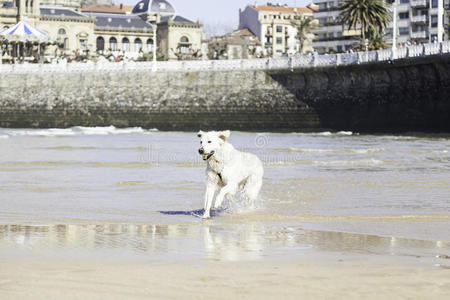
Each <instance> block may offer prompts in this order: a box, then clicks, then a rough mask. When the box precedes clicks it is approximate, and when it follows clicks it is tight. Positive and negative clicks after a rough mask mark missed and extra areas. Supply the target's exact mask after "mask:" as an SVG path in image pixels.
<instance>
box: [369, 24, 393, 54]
mask: <svg viewBox="0 0 450 300" xmlns="http://www.w3.org/2000/svg"><path fill="white" fill-rule="evenodd" d="M367 39H368V40H369V45H368V47H369V50H379V49H386V48H388V47H389V46H388V45H387V44H386V42H385V41H384V38H383V35H382V34H381V33H380V32H379V31H378V29H376V28H375V27H373V26H369V29H368V30H367Z"/></svg>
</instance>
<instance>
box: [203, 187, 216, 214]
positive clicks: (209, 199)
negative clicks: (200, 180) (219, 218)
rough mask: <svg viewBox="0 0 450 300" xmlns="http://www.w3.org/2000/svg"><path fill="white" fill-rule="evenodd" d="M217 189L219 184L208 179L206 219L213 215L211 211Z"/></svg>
mask: <svg viewBox="0 0 450 300" xmlns="http://www.w3.org/2000/svg"><path fill="white" fill-rule="evenodd" d="M216 189H217V184H216V183H215V182H214V181H211V180H208V182H207V183H206V192H205V203H204V206H203V207H204V209H205V212H204V213H203V218H204V219H208V218H210V217H211V214H210V211H211V206H212V202H213V198H214V194H215V193H216Z"/></svg>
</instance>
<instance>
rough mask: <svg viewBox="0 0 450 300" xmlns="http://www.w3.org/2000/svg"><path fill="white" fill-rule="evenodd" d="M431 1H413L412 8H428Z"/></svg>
mask: <svg viewBox="0 0 450 300" xmlns="http://www.w3.org/2000/svg"><path fill="white" fill-rule="evenodd" d="M428 4H429V1H427V0H411V7H413V8H425V7H428Z"/></svg>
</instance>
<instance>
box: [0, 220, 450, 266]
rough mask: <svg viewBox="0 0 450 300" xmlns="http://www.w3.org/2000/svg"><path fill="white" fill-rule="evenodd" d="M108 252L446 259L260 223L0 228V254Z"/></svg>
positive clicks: (430, 250)
mask: <svg viewBox="0 0 450 300" xmlns="http://www.w3.org/2000/svg"><path fill="white" fill-rule="evenodd" d="M61 249H62V250H72V251H75V253H76V251H83V250H87V251H88V252H89V253H94V252H96V251H99V252H101V251H103V250H107V251H114V250H118V251H119V252H120V253H124V252H131V253H133V255H142V254H145V255H147V254H151V255H152V256H155V257H161V256H163V257H174V256H177V255H178V254H182V256H183V258H185V259H186V258H187V259H188V258H200V259H207V260H221V261H242V260H258V259H262V258H267V257H269V258H270V257H273V258H282V257H283V256H285V257H292V256H295V255H302V254H305V253H307V252H308V249H314V250H320V251H322V252H335V251H339V252H349V253H361V254H380V255H395V256H415V257H429V258H431V257H437V258H441V259H442V258H446V257H449V255H450V242H448V241H425V240H417V239H405V238H396V237H380V236H375V235H362V234H350V233H343V232H331V231H312V230H304V229H302V228H300V227H286V226H275V225H274V226H270V225H264V224H261V223H250V224H237V225H236V224H234V225H229V224H224V225H207V224H195V225H192V224H190V225H182V224H171V225H154V224H121V223H113V224H97V225H66V224H60V225H45V226H32V225H0V253H2V252H10V253H13V252H15V251H16V250H23V251H33V252H39V251H54V250H55V251H59V250H61ZM316 252H317V251H316Z"/></svg>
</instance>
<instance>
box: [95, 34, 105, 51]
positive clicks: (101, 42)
mask: <svg viewBox="0 0 450 300" xmlns="http://www.w3.org/2000/svg"><path fill="white" fill-rule="evenodd" d="M103 50H105V39H104V38H103V37H101V36H99V37H98V38H97V51H103Z"/></svg>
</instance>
